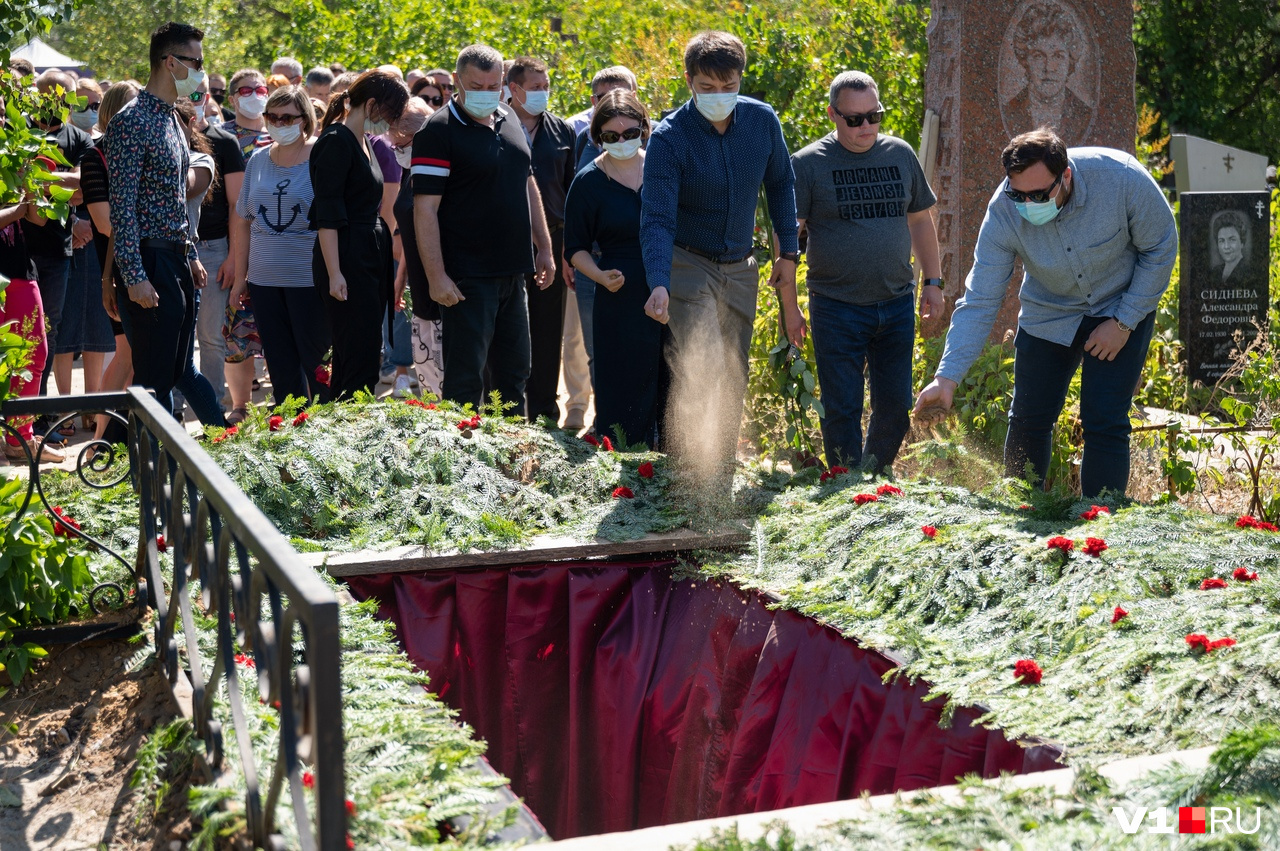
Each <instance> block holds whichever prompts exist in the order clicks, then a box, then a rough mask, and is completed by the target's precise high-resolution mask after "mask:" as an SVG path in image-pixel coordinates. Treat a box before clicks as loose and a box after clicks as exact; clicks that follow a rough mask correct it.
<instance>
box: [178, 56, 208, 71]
mask: <svg viewBox="0 0 1280 851" xmlns="http://www.w3.org/2000/svg"><path fill="white" fill-rule="evenodd" d="M169 55H170V56H172V57H173V58H174V59H177V60H178V61H179V62H190V63H191V64H193V65H195V68H196V70H197V71H200V70H203V69H204V60H203V59H201V58H200V57H198V56H179V55H178V54H176V53H170V54H169Z"/></svg>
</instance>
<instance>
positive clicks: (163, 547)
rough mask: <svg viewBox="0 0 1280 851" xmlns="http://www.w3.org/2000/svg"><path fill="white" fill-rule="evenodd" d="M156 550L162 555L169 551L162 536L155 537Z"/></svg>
mask: <svg viewBox="0 0 1280 851" xmlns="http://www.w3.org/2000/svg"><path fill="white" fill-rule="evenodd" d="M156 549H157V550H159V551H160V552H162V553H164V552H168V551H169V545H168V544H167V543H165V540H164V535H156Z"/></svg>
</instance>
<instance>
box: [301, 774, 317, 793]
mask: <svg viewBox="0 0 1280 851" xmlns="http://www.w3.org/2000/svg"><path fill="white" fill-rule="evenodd" d="M302 787H303V788H304V789H314V788H316V776H315V775H314V774H312V773H311V772H310V771H304V772H302Z"/></svg>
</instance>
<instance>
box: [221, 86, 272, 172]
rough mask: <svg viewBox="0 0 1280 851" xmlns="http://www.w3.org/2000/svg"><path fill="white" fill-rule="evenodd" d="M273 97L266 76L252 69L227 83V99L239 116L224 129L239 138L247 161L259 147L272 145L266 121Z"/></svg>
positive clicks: (241, 151)
mask: <svg viewBox="0 0 1280 851" xmlns="http://www.w3.org/2000/svg"><path fill="white" fill-rule="evenodd" d="M270 94H271V91H270V90H269V89H268V88H267V79H266V77H263V76H262V72H260V71H255V70H253V69H252V68H245V69H243V70H240V71H237V72H235V73H234V74H232V75H231V82H230V83H228V84H227V99H228V101H229V102H230V104H231V108H232V109H234V110H235V113H236V117H235V118H233V119H231V120H230V121H228V122H227V123H226V124H224V125H222V129H223V130H226V131H228V132H230V133H234V134H235V135H236V138H237V139H238V140H239V141H240V153H241V154H243V155H244V157H245V159H248V157H249V155H250V154H252V153H253V152H254V150H255V149H256V148H257V147H258V146H259V145H267V144H270V142H271V137H270V136H268V135H267V126H266V122H264V121H263V119H262V113H263V111H264V110H265V109H266V108H267V97H268V96H269V95H270Z"/></svg>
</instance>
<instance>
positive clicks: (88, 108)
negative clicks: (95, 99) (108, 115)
mask: <svg viewBox="0 0 1280 851" xmlns="http://www.w3.org/2000/svg"><path fill="white" fill-rule="evenodd" d="M98 106H99V105H98V104H96V103H91V104H89V105H88V106H86V107H85V108H84V109H82V110H80V112H97V111H98Z"/></svg>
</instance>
